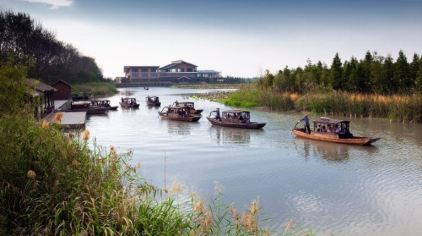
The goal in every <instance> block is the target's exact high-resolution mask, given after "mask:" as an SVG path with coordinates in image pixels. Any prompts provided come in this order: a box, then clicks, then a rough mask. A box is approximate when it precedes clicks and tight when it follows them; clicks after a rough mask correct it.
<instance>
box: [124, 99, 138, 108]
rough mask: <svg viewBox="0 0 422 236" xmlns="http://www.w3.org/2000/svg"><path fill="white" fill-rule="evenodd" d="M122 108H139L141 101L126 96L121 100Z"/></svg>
mask: <svg viewBox="0 0 422 236" xmlns="http://www.w3.org/2000/svg"><path fill="white" fill-rule="evenodd" d="M120 106H122V108H135V109H136V108H139V103H136V98H130V97H124V98H122V100H121V101H120Z"/></svg>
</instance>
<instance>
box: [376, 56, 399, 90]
mask: <svg viewBox="0 0 422 236" xmlns="http://www.w3.org/2000/svg"><path fill="white" fill-rule="evenodd" d="M379 86H380V88H381V92H382V93H395V92H397V91H398V84H396V83H395V80H394V62H393V58H392V57H391V56H390V55H388V56H387V57H386V58H385V60H384V64H383V65H382V71H381V81H380V85H379Z"/></svg>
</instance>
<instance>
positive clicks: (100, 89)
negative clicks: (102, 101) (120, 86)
mask: <svg viewBox="0 0 422 236" xmlns="http://www.w3.org/2000/svg"><path fill="white" fill-rule="evenodd" d="M72 88H73V91H72V93H73V94H83V93H89V94H92V95H93V96H94V97H107V96H111V95H114V94H116V93H117V88H116V84H115V83H113V82H87V83H80V84H72Z"/></svg>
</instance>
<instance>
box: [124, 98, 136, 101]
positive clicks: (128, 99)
mask: <svg viewBox="0 0 422 236" xmlns="http://www.w3.org/2000/svg"><path fill="white" fill-rule="evenodd" d="M122 101H123V102H136V98H129V97H126V98H122Z"/></svg>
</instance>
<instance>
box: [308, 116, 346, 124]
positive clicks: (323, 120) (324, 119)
mask: <svg viewBox="0 0 422 236" xmlns="http://www.w3.org/2000/svg"><path fill="white" fill-rule="evenodd" d="M314 122H316V123H324V124H338V123H349V122H350V121H348V120H337V119H331V118H328V117H320V118H318V119H316V120H315V121H314Z"/></svg>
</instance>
